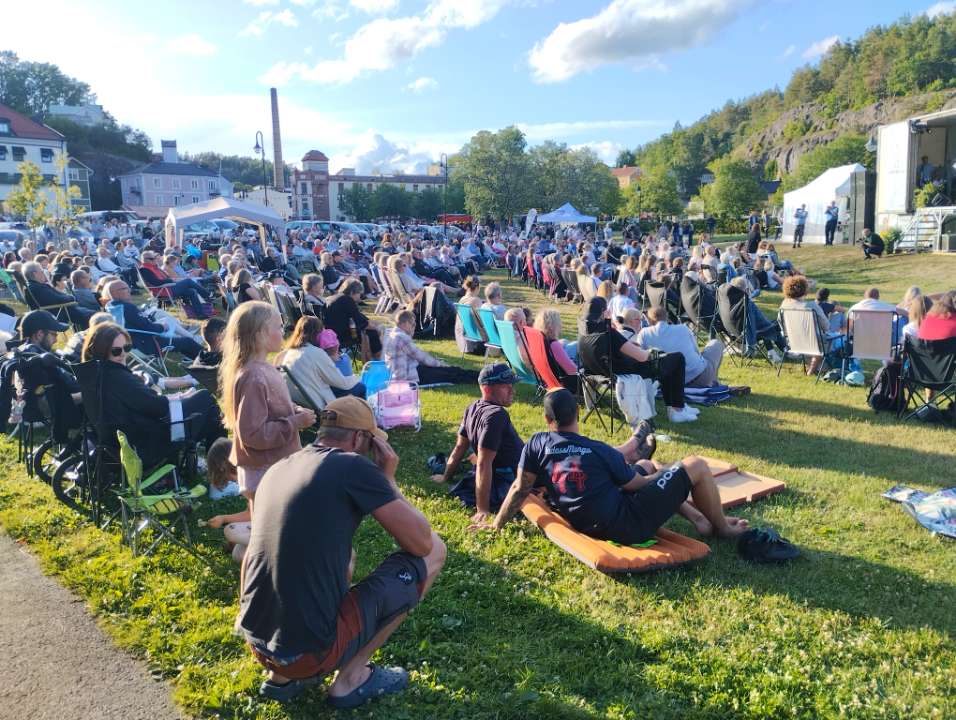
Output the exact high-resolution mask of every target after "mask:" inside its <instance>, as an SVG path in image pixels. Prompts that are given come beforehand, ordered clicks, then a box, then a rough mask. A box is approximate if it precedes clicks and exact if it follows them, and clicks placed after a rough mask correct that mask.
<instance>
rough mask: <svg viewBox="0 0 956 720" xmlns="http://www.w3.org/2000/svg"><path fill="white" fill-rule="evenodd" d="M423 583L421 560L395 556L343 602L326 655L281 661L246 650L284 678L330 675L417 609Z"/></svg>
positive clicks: (425, 574) (401, 554)
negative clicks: (396, 622) (390, 626)
mask: <svg viewBox="0 0 956 720" xmlns="http://www.w3.org/2000/svg"><path fill="white" fill-rule="evenodd" d="M427 577H428V570H427V569H426V567H425V561H424V560H423V559H422V558H420V557H417V556H415V555H411V554H410V553H407V552H397V553H393V554H392V555H389V556H388V557H387V558H385V560H384V561H383V562H382V564H381V565H379V566H378V567H377V568H375V570H373V571H372V572H371V573H369V575H368V576H366V577H365V579H364V580H362V581H361V582H360V583H358V584H357V585H354V586H353V587H352V588H351V589H350V590H349V591H348V593H347V594H346V595H345V597H344V598H342V604H341V605H340V606H339V614H338V620H337V624H336V636H335V640H334V642H333V643H332V647H330V648H328V650H325V651H322V652H317V653H304V654H302V655H299V656H297V657H295V658H290V659H289V660H287V661H281V660H277V659H276V658H274V657H272V656H270V655H269V654H268V653H265V652H263V651H262V650H261V649H260V648H257V647H255V646H254V645H252V644H250V646H249V647H250V649H251V650H252V654H253V655H255V657H256V659H257V660H258V661H259V662H260V663H261V664H262V665H263V666H264V667H266V668H268V669H269V670H272V671H274V672H277V673H279V674H280V675H282V676H284V677H287V678H294V679H301V678H308V677H313V676H315V675H328V674H329V673H331V672H332V671H333V670H335V669H337V668H340V667H342V666H343V665H344V664H345V663H347V662H348V661H349V660H351V659H352V658H353V657H354V656H355V654H356V653H357V652H358V651H359V650H361V649H362V648H363V647H365V646H366V645H368V644H369V642H371V640H372V638H373V637H375V636H376V635H378V633H379V631H380V630H381V629H382V628H384V627H385V626H386V625H388V624H389V623H390V622H392V620H394V619H395V618H396V617H398V616H399V615H401V614H402V613H406V612H408V611H409V610H411V609H412V608H413V607H415V606H416V605H417V604H418V601H419V600H421V597H422V591H423V589H424V587H425V580H426V578H427Z"/></svg>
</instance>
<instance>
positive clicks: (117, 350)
mask: <svg viewBox="0 0 956 720" xmlns="http://www.w3.org/2000/svg"><path fill="white" fill-rule="evenodd" d="M132 349H133V346H132V345H130V344H129V343H127V344H126V345H124V346H123V347H114V348H110V355H112V356H113V357H119V356H120V355H122V354H123V353H128V352H129V351H130V350H132Z"/></svg>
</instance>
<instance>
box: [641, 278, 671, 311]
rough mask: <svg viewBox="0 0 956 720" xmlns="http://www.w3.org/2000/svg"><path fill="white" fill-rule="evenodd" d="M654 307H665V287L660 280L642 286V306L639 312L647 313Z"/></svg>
mask: <svg viewBox="0 0 956 720" xmlns="http://www.w3.org/2000/svg"><path fill="white" fill-rule="evenodd" d="M655 307H659V308H666V307H667V285H665V284H664V283H663V282H661V281H660V280H656V281H654V282H648V283H645V284H644V306H643V307H642V308H641V310H642V311H644V312H647V311H648V310H650V309H651V308H655Z"/></svg>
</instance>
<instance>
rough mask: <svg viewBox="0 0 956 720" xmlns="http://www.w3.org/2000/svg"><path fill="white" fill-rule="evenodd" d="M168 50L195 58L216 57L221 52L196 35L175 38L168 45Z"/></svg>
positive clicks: (190, 34) (189, 34)
mask: <svg viewBox="0 0 956 720" xmlns="http://www.w3.org/2000/svg"><path fill="white" fill-rule="evenodd" d="M166 49H167V50H168V51H169V52H171V53H174V54H176V55H191V56H194V57H207V56H209V55H215V54H216V52H217V51H218V50H219V48H218V47H216V45H215V44H213V43H211V42H209V41H208V40H205V39H203V38H202V37H200V36H199V35H196V34H195V33H188V34H186V35H180V36H179V37H175V38H173V39H172V40H170V41H169V42H167V43H166Z"/></svg>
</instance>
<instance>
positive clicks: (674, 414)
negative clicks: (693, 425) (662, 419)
mask: <svg viewBox="0 0 956 720" xmlns="http://www.w3.org/2000/svg"><path fill="white" fill-rule="evenodd" d="M667 419H668V420H670V421H671V422H672V423H685V422H694V421H695V420H697V415H695V414H694V413H692V412H688V411H687V406H686V405H685V406H684V407H682V408H681V409H680V410H678V409H677V408H672V407H669V408H667Z"/></svg>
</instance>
